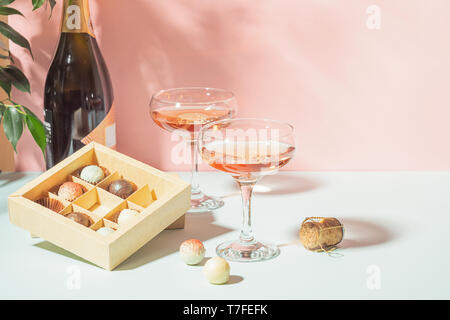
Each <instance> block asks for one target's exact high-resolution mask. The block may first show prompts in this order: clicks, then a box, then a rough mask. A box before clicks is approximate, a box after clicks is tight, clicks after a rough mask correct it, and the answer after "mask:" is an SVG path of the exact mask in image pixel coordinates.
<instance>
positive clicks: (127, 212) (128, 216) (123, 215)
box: [117, 209, 139, 224]
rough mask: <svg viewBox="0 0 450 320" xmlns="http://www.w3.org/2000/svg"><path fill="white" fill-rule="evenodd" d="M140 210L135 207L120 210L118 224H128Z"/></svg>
mask: <svg viewBox="0 0 450 320" xmlns="http://www.w3.org/2000/svg"><path fill="white" fill-rule="evenodd" d="M138 214H139V212H138V211H136V210H133V209H123V210H122V211H120V213H119V216H118V217H117V223H118V224H127V223H130V222H131V221H132V220H133V219H134V218H135V217H136V216H137V215H138Z"/></svg>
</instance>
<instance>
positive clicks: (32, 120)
mask: <svg viewBox="0 0 450 320" xmlns="http://www.w3.org/2000/svg"><path fill="white" fill-rule="evenodd" d="M22 108H23V109H24V110H25V113H26V114H27V115H26V117H25V122H26V124H27V127H28V130H30V133H31V135H32V136H33V139H34V141H36V143H37V145H38V146H39V148H41V151H42V154H43V155H44V157H45V147H46V145H47V134H46V131H45V127H44V124H43V123H42V121H41V120H39V119H38V117H36V115H35V114H34V113H33V112H32V111H31V110H30V109H28V108H27V107H25V106H22Z"/></svg>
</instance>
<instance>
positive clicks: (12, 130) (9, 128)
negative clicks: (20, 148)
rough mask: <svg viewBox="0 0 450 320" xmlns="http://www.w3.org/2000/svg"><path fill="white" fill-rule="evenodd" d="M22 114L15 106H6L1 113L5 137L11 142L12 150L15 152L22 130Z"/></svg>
mask: <svg viewBox="0 0 450 320" xmlns="http://www.w3.org/2000/svg"><path fill="white" fill-rule="evenodd" d="M23 117H24V116H23V114H22V113H20V112H19V111H18V110H17V108H15V107H6V110H5V112H4V113H3V130H4V131H5V135H6V138H7V139H8V140H9V142H11V144H12V146H13V148H14V151H16V152H17V149H16V147H17V142H18V141H19V139H20V137H21V136H22V132H23Z"/></svg>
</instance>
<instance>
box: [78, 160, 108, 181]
mask: <svg viewBox="0 0 450 320" xmlns="http://www.w3.org/2000/svg"><path fill="white" fill-rule="evenodd" d="M104 177H105V172H104V171H103V169H102V168H100V167H99V166H95V165H90V166H87V167H84V168H83V170H81V172H80V178H81V179H83V180H84V181H86V182H89V183H94V184H95V183H98V182H100V180H102V179H103V178H104Z"/></svg>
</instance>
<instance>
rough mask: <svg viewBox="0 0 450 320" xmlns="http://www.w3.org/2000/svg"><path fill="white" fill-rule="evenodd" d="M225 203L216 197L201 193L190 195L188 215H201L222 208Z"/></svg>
mask: <svg viewBox="0 0 450 320" xmlns="http://www.w3.org/2000/svg"><path fill="white" fill-rule="evenodd" d="M224 204H225V202H224V201H223V200H222V199H220V198H216V197H211V196H207V195H205V194H203V193H202V192H198V193H193V194H191V209H189V211H188V213H201V212H208V211H213V210H216V209H219V208H222V207H223V205H224Z"/></svg>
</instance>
